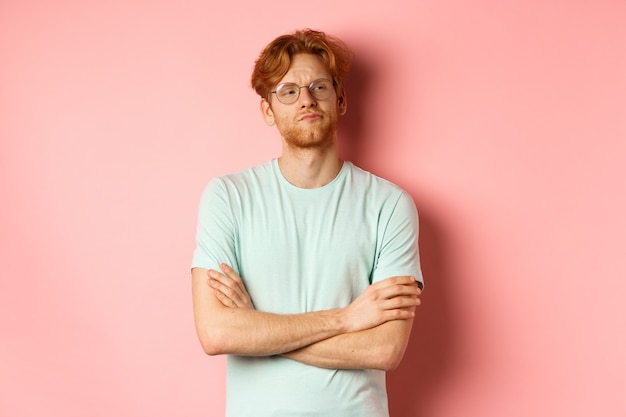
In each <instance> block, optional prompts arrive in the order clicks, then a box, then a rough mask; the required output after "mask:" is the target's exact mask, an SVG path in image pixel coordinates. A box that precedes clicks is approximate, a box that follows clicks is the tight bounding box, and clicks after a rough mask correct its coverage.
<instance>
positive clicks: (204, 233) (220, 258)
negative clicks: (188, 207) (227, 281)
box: [191, 178, 239, 270]
mask: <svg viewBox="0 0 626 417" xmlns="http://www.w3.org/2000/svg"><path fill="white" fill-rule="evenodd" d="M233 213H234V211H233V210H232V207H231V202H230V199H229V196H228V190H227V188H226V186H225V184H224V182H223V181H222V180H221V179H219V178H216V179H213V180H211V181H210V182H209V184H208V185H207V186H206V187H205V189H204V191H203V193H202V197H201V198H200V205H199V209H198V226H197V230H196V248H195V250H194V253H193V259H192V263H191V267H192V268H195V267H199V268H205V269H217V270H219V265H220V263H222V262H225V263H227V264H228V265H230V266H231V267H233V268H234V269H235V270H238V269H239V268H238V264H237V257H236V253H235V247H236V230H235V225H236V222H235V220H234V217H233Z"/></svg>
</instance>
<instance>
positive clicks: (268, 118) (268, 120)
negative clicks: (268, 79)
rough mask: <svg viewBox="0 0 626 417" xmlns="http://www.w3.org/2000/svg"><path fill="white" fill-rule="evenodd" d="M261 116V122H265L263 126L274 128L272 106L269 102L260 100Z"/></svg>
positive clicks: (274, 121)
mask: <svg viewBox="0 0 626 417" xmlns="http://www.w3.org/2000/svg"><path fill="white" fill-rule="evenodd" d="M261 114H262V115H263V120H265V124H267V125H268V126H274V124H276V120H274V112H273V111H272V106H271V105H270V103H269V101H267V100H266V99H264V98H262V99H261Z"/></svg>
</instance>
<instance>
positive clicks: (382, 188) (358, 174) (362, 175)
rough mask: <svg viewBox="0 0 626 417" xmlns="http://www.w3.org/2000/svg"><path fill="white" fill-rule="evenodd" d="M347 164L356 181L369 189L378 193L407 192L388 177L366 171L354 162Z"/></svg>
mask: <svg viewBox="0 0 626 417" xmlns="http://www.w3.org/2000/svg"><path fill="white" fill-rule="evenodd" d="M347 164H348V169H349V175H350V176H351V177H352V178H353V179H354V182H355V183H357V184H360V185H362V186H364V187H367V189H368V190H370V191H375V192H376V193H390V194H396V195H397V194H405V191H404V190H403V189H402V188H401V187H400V186H399V185H397V184H395V183H393V182H391V181H389V180H388V179H385V178H383V177H380V176H378V175H376V174H374V173H372V172H370V171H366V170H365V169H363V168H361V167H358V166H356V165H355V164H353V163H352V162H347Z"/></svg>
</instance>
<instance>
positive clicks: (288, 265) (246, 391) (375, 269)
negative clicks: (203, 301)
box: [192, 159, 423, 417]
mask: <svg viewBox="0 0 626 417" xmlns="http://www.w3.org/2000/svg"><path fill="white" fill-rule="evenodd" d="M198 217H199V218H198V230H197V246H196V249H195V251H194V256H193V262H192V267H201V268H206V269H217V270H219V264H220V263H221V262H226V263H227V264H229V265H231V266H232V267H233V268H234V269H235V270H236V271H237V272H238V273H239V275H240V276H241V277H242V279H243V281H244V284H245V286H246V288H247V290H248V292H249V294H250V297H251V298H252V302H253V303H254V306H255V308H256V309H257V310H260V311H267V312H272V313H279V314H295V313H303V312H310V311H319V310H326V309H331V308H340V307H345V306H347V305H348V304H350V302H352V301H353V300H354V299H355V298H356V297H357V296H358V295H359V294H361V293H362V292H363V291H364V290H365V288H366V287H367V286H368V285H370V284H372V283H374V282H377V281H380V280H383V279H385V278H388V277H391V276H398V275H411V276H414V277H416V279H417V280H418V281H420V282H423V280H422V273H421V270H420V265H419V255H418V247H417V230H418V220H417V212H416V210H415V205H414V203H413V200H412V198H411V197H410V196H409V195H408V194H407V193H406V192H404V191H403V190H402V189H400V188H399V187H398V186H396V185H394V184H392V183H390V182H389V181H386V180H384V179H381V178H379V177H376V176H375V175H373V174H371V173H369V172H366V171H364V170H362V169H360V168H358V167H356V166H354V165H353V164H352V163H350V162H344V164H343V167H342V168H341V170H340V172H339V174H338V175H337V177H336V178H335V179H334V180H333V181H332V182H330V183H329V184H327V185H325V186H323V187H320V188H315V189H302V188H298V187H296V186H294V185H292V184H290V183H289V182H288V181H287V180H286V179H285V178H284V177H283V175H282V173H281V172H280V168H279V167H278V162H277V160H276V159H273V160H271V161H269V162H267V163H265V164H263V165H260V166H257V167H253V168H250V169H247V170H245V171H241V172H238V173H235V174H230V175H226V176H223V177H219V178H215V179H213V180H211V181H210V182H209V184H208V185H207V187H206V189H205V190H204V193H203V195H202V198H201V201H200V209H199V216H198ZM226 397H227V398H226V415H227V416H228V417H251V416H254V417H266V416H267V417H270V416H271V417H305V416H307V417H308V416H334V417H363V416H368V417H379V416H380V417H383V416H388V414H389V413H388V408H387V393H386V388H385V373H384V372H383V371H379V370H341V369H339V370H337V369H323V368H317V367H314V366H309V365H305V364H302V363H300V362H296V361H293V360H290V359H286V358H283V357H281V356H270V357H242V356H235V355H229V356H228V360H227V383H226Z"/></svg>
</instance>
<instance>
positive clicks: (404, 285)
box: [343, 276, 421, 332]
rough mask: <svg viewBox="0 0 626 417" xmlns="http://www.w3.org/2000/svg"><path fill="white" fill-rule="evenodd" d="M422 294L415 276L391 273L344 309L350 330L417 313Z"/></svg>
mask: <svg viewBox="0 0 626 417" xmlns="http://www.w3.org/2000/svg"><path fill="white" fill-rule="evenodd" d="M420 294H421V291H420V289H419V288H418V287H417V283H416V281H415V278H413V277H410V276H399V277H391V278H387V279H384V280H382V281H379V282H377V283H375V284H372V285H370V286H369V287H367V288H366V289H365V291H363V292H362V293H361V295H359V296H358V297H357V298H356V299H355V300H354V301H353V302H352V303H350V305H349V306H347V307H346V308H344V309H343V311H344V314H345V317H346V321H347V326H348V331H349V332H356V331H360V330H366V329H370V328H372V327H376V326H378V325H380V324H383V323H386V322H388V321H393V320H408V319H412V318H413V317H414V316H415V307H416V306H418V305H419V304H420V299H419V298H418V296H419V295H420Z"/></svg>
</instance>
